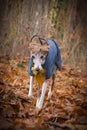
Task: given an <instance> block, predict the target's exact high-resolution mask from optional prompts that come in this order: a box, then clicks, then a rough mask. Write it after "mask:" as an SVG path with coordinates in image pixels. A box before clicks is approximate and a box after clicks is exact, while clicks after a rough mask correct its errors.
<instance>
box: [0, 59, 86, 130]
mask: <svg viewBox="0 0 87 130" xmlns="http://www.w3.org/2000/svg"><path fill="white" fill-rule="evenodd" d="M28 60H29V57H26V58H25V59H20V60H19V59H15V60H11V59H9V58H8V57H6V58H5V57H2V58H0V130H46V129H47V130H87V79H86V76H82V72H81V70H80V69H79V68H71V67H70V66H66V65H63V68H62V71H57V75H56V80H55V87H54V89H53V95H52V98H51V99H50V100H47V92H48V88H49V87H48V88H47V92H46V96H45V101H44V106H43V108H42V109H41V110H38V109H36V108H35V103H36V97H37V86H36V84H34V92H33V94H34V99H29V98H28V96H27V95H28V88H29V75H28ZM49 85H50V80H49ZM49 85H48V86H49Z"/></svg>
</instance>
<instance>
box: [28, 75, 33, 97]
mask: <svg viewBox="0 0 87 130" xmlns="http://www.w3.org/2000/svg"><path fill="white" fill-rule="evenodd" d="M28 97H30V98H34V97H33V76H30V86H29V93H28Z"/></svg>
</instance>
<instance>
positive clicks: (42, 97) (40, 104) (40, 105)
mask: <svg viewBox="0 0 87 130" xmlns="http://www.w3.org/2000/svg"><path fill="white" fill-rule="evenodd" d="M46 88H47V81H45V82H44V83H43V85H42V93H41V97H40V99H39V100H38V102H37V104H36V107H37V108H39V109H41V108H42V106H43V102H44V96H45V93H46Z"/></svg>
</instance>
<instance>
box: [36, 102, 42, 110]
mask: <svg viewBox="0 0 87 130" xmlns="http://www.w3.org/2000/svg"><path fill="white" fill-rule="evenodd" d="M42 106H43V103H42V102H40V101H39V102H37V103H36V108H37V109H42Z"/></svg>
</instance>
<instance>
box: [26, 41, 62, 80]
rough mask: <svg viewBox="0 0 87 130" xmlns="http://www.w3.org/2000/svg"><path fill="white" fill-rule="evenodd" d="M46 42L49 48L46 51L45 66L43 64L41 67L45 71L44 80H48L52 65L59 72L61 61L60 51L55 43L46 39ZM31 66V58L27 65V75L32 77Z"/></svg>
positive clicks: (51, 72)
mask: <svg viewBox="0 0 87 130" xmlns="http://www.w3.org/2000/svg"><path fill="white" fill-rule="evenodd" d="M46 41H47V44H49V45H50V46H51V47H50V48H49V50H48V54H47V57H46V61H45V64H43V65H42V66H43V68H44V69H46V79H49V78H50V77H51V76H52V74H53V70H54V65H56V66H57V68H58V69H59V70H61V67H62V60H61V55H60V49H59V47H58V45H57V44H56V42H55V41H53V40H50V39H47V40H46ZM32 66H33V60H32V58H31V59H30V61H29V64H28V73H29V74H30V75H31V76H34V75H33V73H32V70H31V68H32Z"/></svg>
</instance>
